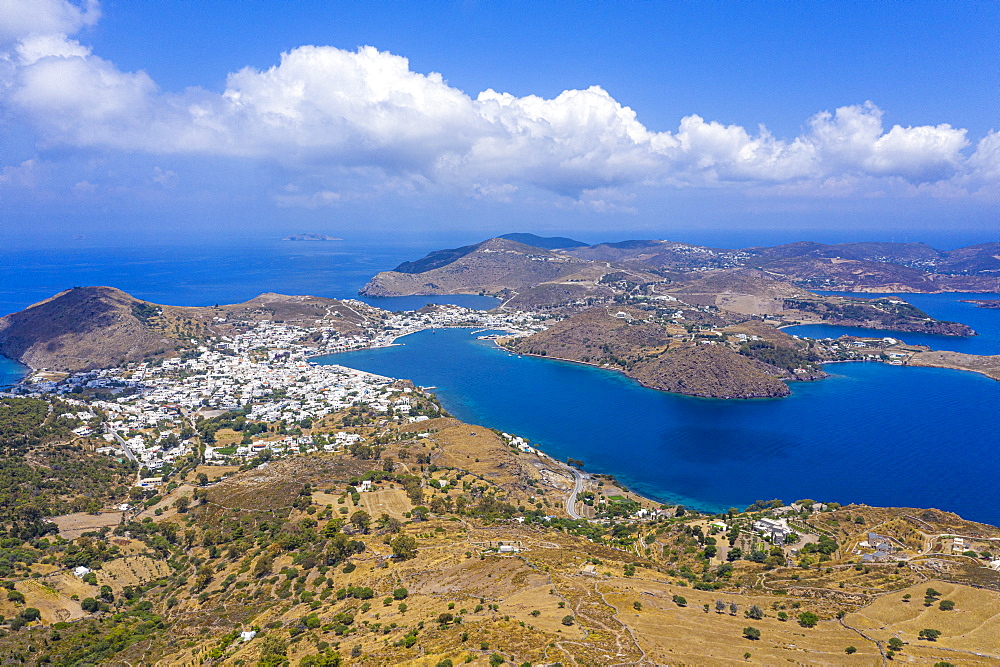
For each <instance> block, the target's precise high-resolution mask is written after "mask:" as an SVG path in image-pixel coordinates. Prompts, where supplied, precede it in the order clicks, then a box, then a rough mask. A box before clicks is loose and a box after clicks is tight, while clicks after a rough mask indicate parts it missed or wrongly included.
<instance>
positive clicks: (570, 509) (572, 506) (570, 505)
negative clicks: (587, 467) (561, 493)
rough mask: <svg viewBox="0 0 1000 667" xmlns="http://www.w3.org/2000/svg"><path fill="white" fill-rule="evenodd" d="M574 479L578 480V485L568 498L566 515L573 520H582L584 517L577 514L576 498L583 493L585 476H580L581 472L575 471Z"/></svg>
mask: <svg viewBox="0 0 1000 667" xmlns="http://www.w3.org/2000/svg"><path fill="white" fill-rule="evenodd" d="M573 477H574V478H575V479H576V484H575V485H574V486H573V491H572V492H571V493H570V494H569V496H567V498H566V514H569V517H570V518H571V519H582V518H583V517H582V516H580V515H579V514H577V512H576V496H577V494H578V493H580V492H581V491H583V475H581V474H580V471H579V470H576V469H574V470H573Z"/></svg>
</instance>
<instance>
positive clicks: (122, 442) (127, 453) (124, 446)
mask: <svg viewBox="0 0 1000 667" xmlns="http://www.w3.org/2000/svg"><path fill="white" fill-rule="evenodd" d="M108 433H110V434H111V435H113V436H115V439H116V440H117V441H118V444H119V445H121V446H122V450H124V452H125V456H127V457H129V458H130V459H132V460H133V461H135V462H136V463H138V462H139V459H137V458H136V457H135V454H133V453H132V450H131V449H129V446H128V444H127V443H126V442H125V439H124V438H122V437H121V436H120V435H118V431H116V430H114V429H113V428H109V429H108Z"/></svg>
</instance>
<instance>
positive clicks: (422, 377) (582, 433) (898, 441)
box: [317, 329, 1000, 523]
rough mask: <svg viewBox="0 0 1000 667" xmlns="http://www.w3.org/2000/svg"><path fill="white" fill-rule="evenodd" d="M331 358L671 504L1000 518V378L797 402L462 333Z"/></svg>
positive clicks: (856, 378) (861, 383)
mask: <svg viewBox="0 0 1000 667" xmlns="http://www.w3.org/2000/svg"><path fill="white" fill-rule="evenodd" d="M400 342H402V343H403V345H401V346H396V347H389V348H381V349H375V350H361V351H356V352H349V353H345V354H338V355H333V356H330V357H324V358H322V359H318V360H317V361H321V362H324V363H337V364H343V365H346V366H350V367H352V368H358V369H361V370H365V371H369V372H374V373H379V374H383V375H389V376H394V377H406V378H409V379H412V380H413V381H414V382H416V383H418V384H420V385H423V386H434V387H436V390H435V391H436V393H437V394H438V396H439V397H440V398H441V400H442V402H443V403H444V405H445V407H446V408H447V409H448V410H449V411H451V412H452V413H453V414H455V415H456V416H457V417H459V418H461V419H463V420H467V421H470V422H474V423H478V424H483V425H487V426H491V427H495V428H500V429H503V430H505V431H508V432H513V433H517V434H520V435H523V436H526V437H528V438H530V439H531V440H532V441H533V442H535V443H537V444H538V445H539V446H540V447H541V448H542V449H543V450H544V451H546V452H548V453H549V454H552V455H553V456H556V457H558V458H560V459H563V460H565V459H566V458H567V457H573V458H578V459H583V460H584V462H585V464H586V469H587V470H591V471H595V472H606V473H611V474H614V475H615V476H616V477H617V478H619V479H620V480H622V481H623V482H624V483H626V484H627V485H628V486H630V487H631V488H633V489H635V490H637V491H640V492H643V493H645V494H648V495H650V496H653V497H655V498H657V499H660V500H662V501H670V502H682V503H685V504H687V505H690V506H695V507H699V508H702V509H706V510H718V509H725V508H728V507H730V506H737V507H743V506H746V505H747V504H749V503H752V502H753V501H755V500H758V499H765V500H766V499H771V498H775V497H778V498H781V499H783V500H785V501H793V500H798V499H801V498H814V499H817V500H827V501H837V502H841V503H848V502H856V503H867V504H871V505H891V506H915V507H937V508H940V509H946V510H950V511H955V512H958V513H959V514H961V515H963V516H965V517H967V518H970V519H977V520H980V521H988V522H991V523H1000V505H998V503H997V502H996V501H997V491H996V479H997V473H998V472H1000V469H998V468H1000V466H998V460H1000V457H998V450H1000V439H998V434H1000V415H998V413H997V410H996V408H997V406H998V405H1000V383H998V382H995V381H993V380H990V379H988V378H985V377H983V376H980V375H976V374H972V373H963V372H958V371H949V370H942V369H933V368H904V367H895V366H888V365H883V364H874V363H872V364H863V363H849V364H831V365H829V366H828V367H827V368H828V370H829V371H830V372H832V373H834V377H832V378H830V379H828V380H824V381H821V382H814V383H798V384H794V385H792V389H793V394H792V396H790V397H788V398H784V399H771V400H753V401H723V400H708V399H695V398H688V397H683V396H676V395H672V394H667V393H663V392H658V391H653V390H650V389H645V388H643V387H641V386H639V385H638V384H636V383H634V382H632V381H631V380H629V379H628V378H626V377H624V376H622V375H620V374H617V373H614V372H610V371H604V370H601V369H596V368H591V367H588V366H583V365H577V364H570V363H565V362H558V361H553V360H546V359H536V358H531V357H517V356H516V355H511V354H509V353H507V352H505V351H503V350H500V349H498V348H496V347H495V346H494V345H493V344H492V343H490V342H489V341H481V340H478V339H476V338H475V337H474V336H471V335H470V332H469V330H465V329H452V330H438V331H437V332H436V333H431V332H428V331H425V332H421V333H417V334H413V335H411V336H407V337H405V338H403V339H401V340H400Z"/></svg>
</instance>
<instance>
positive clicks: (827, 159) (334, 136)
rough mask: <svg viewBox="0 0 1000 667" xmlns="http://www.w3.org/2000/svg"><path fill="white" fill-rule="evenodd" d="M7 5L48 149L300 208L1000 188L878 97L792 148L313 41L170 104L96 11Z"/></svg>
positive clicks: (581, 93)
mask: <svg viewBox="0 0 1000 667" xmlns="http://www.w3.org/2000/svg"><path fill="white" fill-rule="evenodd" d="M36 6H37V7H38V11H37V12H30V11H27V10H26V8H27V7H36ZM0 8H3V9H2V10H0V36H4V37H5V38H6V39H8V41H10V40H14V41H13V46H12V47H11V48H10V49H9V50H8V51H7V53H6V55H5V56H4V58H5V60H4V62H6V64H7V71H6V72H5V73H4V76H3V78H4V79H6V80H7V81H8V86H7V90H6V92H0V95H5V96H6V98H7V101H8V102H9V103H10V105H11V106H12V107H13V108H14V109H16V110H18V111H19V112H20V113H21V114H22V115H23V117H24V119H26V120H27V121H29V122H30V123H32V124H33V125H34V127H35V128H37V131H38V132H39V136H40V137H41V139H42V140H43V142H45V143H46V144H47V145H51V146H68V147H83V148H97V149H105V150H113V151H114V150H117V151H129V152H145V153H150V154H154V155H160V154H163V155H169V154H202V155H215V156H225V157H237V158H247V159H253V160H263V161H267V162H270V163H274V164H278V165H281V166H283V167H285V168H287V169H288V170H290V171H292V172H295V173H299V174H304V175H305V180H306V181H308V182H310V183H312V185H311V186H310V188H311V190H312V191H313V192H314V193H315V194H295V195H290V194H288V193H285V194H284V195H280V196H281V197H282V202H283V203H285V204H286V205H291V204H293V203H294V202H299V201H301V202H305V205H309V206H317V205H325V204H329V203H333V202H337V201H340V200H341V198H342V196H344V195H341V194H340V192H341V191H340V189H339V187H340V185H341V184H340V183H337V182H325V183H317V182H316V181H317V180H322V178H320V176H322V175H329V174H337V173H345V172H346V173H352V174H361V173H363V174H365V175H366V178H369V180H370V181H371V182H372V184H373V187H378V188H386V187H389V186H390V184H391V186H392V187H395V186H399V187H401V188H404V189H405V188H426V187H445V188H458V189H459V190H461V191H464V192H466V193H467V194H469V195H470V196H473V197H487V198H496V199H499V200H502V201H503V200H509V199H510V198H511V197H512V196H514V195H515V194H520V193H522V192H525V191H528V190H531V189H533V188H534V189H541V190H547V191H551V192H554V193H557V194H558V195H564V196H568V197H571V198H573V199H576V200H579V201H585V200H593V201H601V202H609V201H612V200H613V197H609V196H607V195H608V193H610V192H611V191H612V190H614V189H619V190H622V191H623V192H624V191H627V190H628V189H630V188H637V187H643V186H652V187H668V186H685V187H686V186H714V185H725V184H729V185H739V184H745V183H756V184H761V185H764V186H769V185H781V186H783V187H788V186H794V187H800V186H802V184H809V183H813V184H817V185H819V184H822V183H830V182H837V181H839V180H842V179H847V180H856V179H865V178H867V179H897V180H901V181H902V182H906V183H912V184H917V185H919V184H921V183H931V182H938V181H943V180H946V179H950V178H963V179H966V180H968V179H969V178H975V179H979V180H980V181H982V180H990V179H994V180H995V179H997V178H998V168H997V164H998V154H1000V140H998V139H997V135H996V134H993V133H991V134H990V135H989V136H987V137H985V138H983V139H982V140H981V141H980V142H979V145H978V146H977V147H976V149H975V151H974V152H973V153H972V154H971V155H967V154H966V153H967V149H969V147H970V142H969V140H968V138H967V136H966V134H967V133H966V131H965V130H963V129H958V128H954V127H951V126H950V125H947V124H941V125H935V126H930V125H927V126H918V127H901V126H898V125H896V126H893V127H891V128H889V129H888V130H886V128H885V126H884V124H883V113H882V111H881V110H880V109H879V108H878V107H876V106H875V105H874V104H873V103H871V102H866V103H864V104H859V105H852V106H843V107H840V108H838V109H835V110H833V111H824V112H821V113H818V114H816V115H815V116H813V117H812V118H811V119H809V120H808V121H807V124H806V129H805V131H804V132H803V133H802V134H801V135H800V136H798V137H794V138H791V139H781V138H777V137H775V136H773V135H772V134H771V133H770V132H769V131H768V130H767V129H766V128H765V127H763V126H762V127H760V128H757V129H756V130H748V129H747V128H744V127H741V126H738V125H725V124H723V123H719V122H716V121H711V120H705V119H704V118H702V117H700V116H698V115H693V114H692V115H689V116H686V117H684V118H682V119H681V120H680V122H679V126H678V128H677V129H676V131H672V132H655V131H652V130H650V129H649V128H647V127H646V126H644V125H643V124H642V122H640V120H639V119H638V117H637V114H636V112H635V111H634V110H632V109H630V108H629V107H627V106H623V105H622V104H620V103H619V102H618V101H617V100H615V99H614V98H613V97H611V95H609V94H608V93H607V91H605V90H604V89H602V88H601V87H599V86H592V87H590V88H588V89H586V90H567V91H564V92H563V93H561V94H559V95H557V96H556V97H554V98H552V99H545V98H542V97H538V96H535V95H528V96H524V97H517V96H514V95H511V94H509V93H502V92H497V91H494V90H486V91H484V92H481V93H479V94H478V95H477V96H475V97H472V96H470V95H469V94H467V93H466V92H464V91H461V90H459V89H457V88H455V87H452V86H450V85H449V84H448V83H447V81H446V80H445V79H444V78H443V77H442V75H440V74H437V73H430V74H423V73H419V72H414V71H413V70H411V69H410V65H409V61H408V60H407V59H406V58H404V57H401V56H399V55H395V54H392V53H388V52H385V51H379V50H377V49H376V48H374V47H370V46H365V47H361V48H359V49H357V50H356V51H348V50H343V49H338V48H334V47H328V46H303V47H300V48H296V49H293V50H291V51H289V52H288V53H284V54H282V55H281V59H280V62H279V63H278V64H277V65H275V66H273V67H271V68H268V69H263V70H259V69H254V68H244V69H242V70H239V71H237V72H234V73H232V74H230V75H229V76H228V79H227V83H226V87H225V90H223V91H221V92H215V91H209V90H204V89H198V88H192V89H188V90H186V91H184V92H182V93H170V92H164V91H161V90H160V89H159V88H158V86H157V85H156V83H155V82H154V81H153V80H152V79H151V78H150V77H149V76H148V75H146V74H145V73H144V72H141V71H139V72H123V71H121V70H120V69H118V68H117V67H116V66H115V65H114V63H111V62H109V61H107V60H104V59H102V58H100V57H99V56H97V55H94V54H93V53H91V51H90V49H88V48H87V47H85V46H83V45H81V44H80V43H79V42H77V41H75V40H73V39H70V38H68V37H67V35H71V34H73V32H74V31H77V30H79V29H81V28H83V27H85V26H87V25H91V24H93V22H94V21H96V20H97V17H98V16H99V13H100V10H99V8H98V5H97V3H96V2H93V1H88V2H86V3H85V4H82V5H79V4H73V3H70V2H67V1H66V0H31V1H30V2H25V1H24V0H0ZM588 193H589V194H588ZM595 193H600V195H598V194H595Z"/></svg>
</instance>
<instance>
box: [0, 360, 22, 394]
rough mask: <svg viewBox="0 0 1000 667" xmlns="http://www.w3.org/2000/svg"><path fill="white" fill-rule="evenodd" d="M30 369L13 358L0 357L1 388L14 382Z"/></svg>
mask: <svg viewBox="0 0 1000 667" xmlns="http://www.w3.org/2000/svg"><path fill="white" fill-rule="evenodd" d="M27 371H28V369H27V368H25V367H24V366H22V365H21V364H19V363H17V362H16V361H14V360H13V359H8V358H7V357H0V390H2V389H3V387H5V386H7V385H11V384H14V383H15V382H17V381H18V380H20V379H21V378H22V377H24V375H25V373H27Z"/></svg>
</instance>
